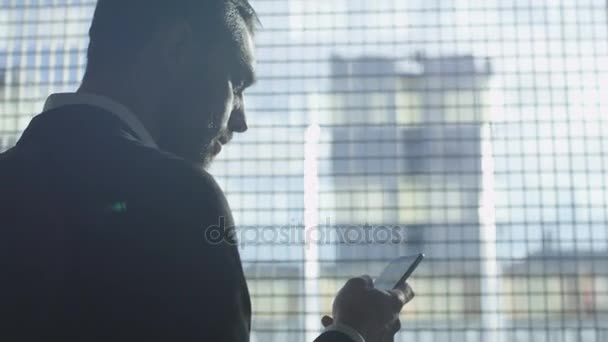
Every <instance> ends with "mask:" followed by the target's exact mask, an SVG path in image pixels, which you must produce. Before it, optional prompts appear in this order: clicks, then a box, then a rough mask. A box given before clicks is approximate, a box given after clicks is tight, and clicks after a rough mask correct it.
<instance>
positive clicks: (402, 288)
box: [389, 283, 415, 311]
mask: <svg viewBox="0 0 608 342" xmlns="http://www.w3.org/2000/svg"><path fill="white" fill-rule="evenodd" d="M389 292H390V293H391V296H392V297H393V298H394V303H395V304H394V305H395V308H396V310H397V311H401V308H402V307H403V306H404V305H405V304H407V303H409V302H410V301H411V300H412V299H413V298H414V296H415V294H414V290H412V288H411V287H410V285H409V284H408V283H404V284H401V285H399V286H398V287H397V288H395V289H394V290H390V291H389Z"/></svg>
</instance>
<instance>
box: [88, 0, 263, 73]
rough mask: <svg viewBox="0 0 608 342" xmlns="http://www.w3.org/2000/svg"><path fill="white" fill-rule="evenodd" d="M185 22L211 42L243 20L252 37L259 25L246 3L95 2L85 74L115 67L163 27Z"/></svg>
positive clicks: (237, 0)
mask: <svg viewBox="0 0 608 342" xmlns="http://www.w3.org/2000/svg"><path fill="white" fill-rule="evenodd" d="M175 20H188V21H189V22H190V23H191V24H192V26H193V27H194V28H196V29H197V30H199V31H200V32H201V39H202V41H203V42H206V43H211V42H212V41H213V40H214V39H218V37H219V38H221V37H224V34H231V32H227V31H230V30H234V29H236V28H237V27H239V24H238V23H240V21H241V20H242V21H244V23H245V25H246V27H247V29H248V30H249V31H250V33H251V34H253V33H254V32H255V29H256V27H257V26H258V25H259V24H260V21H259V18H258V16H257V14H256V12H255V10H254V9H253V7H252V6H251V4H250V3H249V1H248V0H98V1H97V6H96V8H95V13H94V15H93V21H92V23H91V28H90V30H89V38H90V40H89V49H88V52H87V57H88V65H87V73H89V72H91V69H95V68H101V69H104V68H105V67H110V66H111V67H117V66H119V65H124V62H127V63H128V62H129V59H130V58H133V57H134V55H135V53H136V52H137V51H138V50H139V49H140V48H141V47H142V46H143V45H144V44H145V43H146V42H147V41H148V39H149V38H150V37H152V36H153V34H154V33H155V32H156V31H158V30H159V29H162V28H163V25H166V24H167V23H169V22H171V21H175Z"/></svg>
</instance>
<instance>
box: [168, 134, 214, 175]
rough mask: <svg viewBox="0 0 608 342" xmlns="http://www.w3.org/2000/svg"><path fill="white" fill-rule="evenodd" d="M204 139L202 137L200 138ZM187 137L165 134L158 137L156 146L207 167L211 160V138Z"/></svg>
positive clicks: (203, 167)
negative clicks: (160, 137)
mask: <svg viewBox="0 0 608 342" xmlns="http://www.w3.org/2000/svg"><path fill="white" fill-rule="evenodd" d="M202 139H204V138H202ZM202 139H196V140H198V141H194V140H195V139H194V137H191V139H187V136H184V135H179V134H167V132H165V135H164V136H163V137H162V139H160V141H159V142H158V146H159V147H160V148H161V149H162V150H163V151H166V152H169V153H172V154H174V155H175V156H177V157H179V158H182V159H184V160H186V161H188V162H190V163H192V164H194V165H196V166H197V167H200V168H201V169H207V168H208V167H209V166H210V164H211V162H212V161H213V158H214V155H213V149H212V147H213V139H209V140H208V139H204V140H205V141H204V142H201V140H202Z"/></svg>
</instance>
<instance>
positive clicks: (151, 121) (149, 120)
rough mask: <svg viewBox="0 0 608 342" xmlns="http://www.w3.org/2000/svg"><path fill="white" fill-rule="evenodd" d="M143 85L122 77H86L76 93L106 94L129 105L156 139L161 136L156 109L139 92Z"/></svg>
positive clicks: (124, 104) (126, 105)
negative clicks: (156, 118) (133, 84)
mask: <svg viewBox="0 0 608 342" xmlns="http://www.w3.org/2000/svg"><path fill="white" fill-rule="evenodd" d="M140 88H141V87H134V86H130V85H129V82H123V80H120V79H112V80H105V81H104V80H100V79H98V78H94V77H86V76H85V78H84V79H83V81H82V84H81V85H80V87H79V88H78V90H76V93H86V94H95V95H101V96H105V97H107V98H109V99H111V100H113V101H116V102H118V103H120V104H121V105H123V106H125V107H127V108H128V109H129V110H130V111H131V112H133V114H135V116H137V118H138V119H139V120H140V121H141V123H142V124H143V125H144V127H145V128H146V130H147V131H148V132H149V133H150V135H151V136H152V138H153V139H154V140H155V141H158V138H159V135H160V134H159V127H158V124H157V122H158V120H155V117H156V111H155V110H154V107H153V104H152V103H150V102H147V101H146V100H145V99H146V98H147V99H150V97H144V96H141V95H140V94H137V89H140Z"/></svg>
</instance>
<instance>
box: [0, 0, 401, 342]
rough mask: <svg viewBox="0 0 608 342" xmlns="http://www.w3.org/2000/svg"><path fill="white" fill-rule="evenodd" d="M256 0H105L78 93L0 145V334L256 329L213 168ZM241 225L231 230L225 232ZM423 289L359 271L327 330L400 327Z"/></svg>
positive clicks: (135, 334) (233, 110)
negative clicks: (380, 283) (218, 228)
mask: <svg viewBox="0 0 608 342" xmlns="http://www.w3.org/2000/svg"><path fill="white" fill-rule="evenodd" d="M256 22H257V18H256V15H255V12H254V10H253V9H252V8H251V6H250V5H249V4H248V3H247V1H246V0H206V1H202V0H128V1H127V0H99V1H98V4H97V8H96V11H95V15H94V19H93V23H92V26H91V29H90V45H89V49H88V65H87V69H86V74H85V77H84V79H83V82H82V85H81V86H80V88H79V89H78V91H76V92H75V93H69V94H54V95H51V96H50V97H49V98H48V100H47V101H46V104H45V108H44V111H43V112H42V113H41V114H40V115H38V116H36V117H35V118H34V119H33V120H32V121H31V123H30V125H29V126H28V128H27V129H26V131H25V132H24V133H23V136H22V137H21V139H20V140H19V142H18V143H17V145H16V146H15V147H14V148H12V149H11V150H9V151H7V152H6V153H4V154H2V155H0V189H1V192H0V224H1V227H0V228H1V229H0V257H1V259H0V260H2V262H1V268H0V274H1V277H2V278H1V279H2V280H1V283H2V291H1V292H0V293H1V297H0V312H2V317H1V319H0V339H1V340H2V341H127V340H128V341H144V340H146V341H151V340H152V341H156V340H158V341H161V340H163V341H234V342H244V341H247V340H248V339H249V332H250V319H251V307H250V300H249V293H248V290H247V284H246V281H245V277H244V275H243V270H242V267H241V261H240V258H239V253H238V251H237V249H236V247H235V245H234V244H231V243H229V242H230V241H229V240H230V239H224V241H223V242H222V243H211V242H210V241H209V239H207V236H206V235H205V231H206V227H210V226H212V225H216V224H217V222H218V221H219V220H220V219H221V220H224V225H225V227H234V222H233V220H232V215H231V212H230V209H229V206H228V203H227V202H226V199H225V197H224V194H223V193H222V191H221V190H220V188H219V187H218V185H217V184H216V183H215V181H214V180H213V178H212V177H211V176H210V175H209V174H208V173H206V172H205V171H204V166H205V165H207V164H208V163H209V162H210V160H211V159H212V158H213V157H214V156H215V155H217V154H218V153H219V152H220V150H221V148H222V145H225V144H226V143H228V141H230V139H231V136H232V134H233V133H234V132H238V133H241V132H245V131H246V130H247V123H246V120H245V110H244V104H243V91H244V90H245V89H246V88H247V87H248V86H250V85H251V84H252V83H253V81H254V65H255V63H254V51H253V49H254V48H253V43H252V41H253V38H252V36H253V33H254V29H255V26H256ZM223 233H224V234H226V236H228V237H229V236H231V233H230V232H229V231H227V232H223ZM412 296H413V293H412V292H411V290H410V289H409V287H407V286H404V287H403V288H401V289H398V290H395V291H392V292H389V291H380V290H378V289H374V288H373V283H372V282H371V279H369V278H368V277H359V278H353V279H351V280H350V281H349V282H347V284H346V285H345V286H344V288H343V289H342V290H341V291H340V292H339V294H338V296H337V297H336V300H335V302H334V308H333V318H332V317H324V318H323V324H324V325H325V326H326V331H325V332H324V333H323V334H321V335H320V336H319V337H318V339H317V341H319V342H329V341H335V342H337V341H349V342H361V341H367V342H374V341H380V340H383V339H385V340H386V339H390V338H392V336H393V334H394V333H395V332H396V331H397V330H398V329H399V326H400V325H399V321H398V319H397V315H398V313H399V311H400V310H401V308H402V307H403V305H404V304H405V303H406V302H407V301H409V300H410V299H411V298H412Z"/></svg>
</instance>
